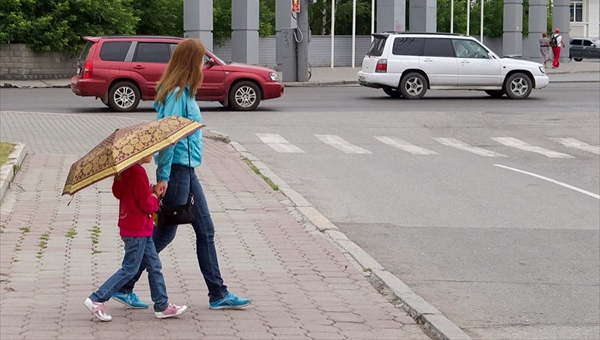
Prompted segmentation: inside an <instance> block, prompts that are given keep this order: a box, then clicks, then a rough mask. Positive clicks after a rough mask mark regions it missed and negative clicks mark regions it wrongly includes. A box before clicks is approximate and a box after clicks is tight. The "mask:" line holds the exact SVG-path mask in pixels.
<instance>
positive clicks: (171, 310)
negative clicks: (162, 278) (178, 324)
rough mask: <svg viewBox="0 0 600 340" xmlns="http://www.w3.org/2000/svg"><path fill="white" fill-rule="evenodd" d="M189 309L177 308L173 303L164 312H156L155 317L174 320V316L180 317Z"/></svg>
mask: <svg viewBox="0 0 600 340" xmlns="http://www.w3.org/2000/svg"><path fill="white" fill-rule="evenodd" d="M187 309H188V308H187V306H177V305H174V304H172V303H169V306H167V309H165V310H163V311H162V312H154V315H156V317H157V318H159V319H166V318H172V317H174V316H179V315H181V314H183V313H185V312H186V311H187Z"/></svg>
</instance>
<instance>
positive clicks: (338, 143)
mask: <svg viewBox="0 0 600 340" xmlns="http://www.w3.org/2000/svg"><path fill="white" fill-rule="evenodd" d="M315 137H317V138H319V139H320V140H321V141H322V142H323V143H325V144H328V145H331V146H333V147H334V148H336V149H338V150H342V151H343V152H345V153H357V154H365V153H371V151H369V150H366V149H363V148H361V147H358V146H356V145H352V144H350V143H348V142H346V141H345V140H343V139H342V138H341V137H339V136H336V135H315Z"/></svg>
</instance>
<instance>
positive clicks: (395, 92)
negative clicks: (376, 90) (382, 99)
mask: <svg viewBox="0 0 600 340" xmlns="http://www.w3.org/2000/svg"><path fill="white" fill-rule="evenodd" d="M383 92H385V94H387V95H388V96H390V97H392V98H400V97H402V93H400V91H398V89H396V88H393V87H387V86H386V87H384V88H383Z"/></svg>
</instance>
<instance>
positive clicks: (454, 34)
mask: <svg viewBox="0 0 600 340" xmlns="http://www.w3.org/2000/svg"><path fill="white" fill-rule="evenodd" d="M381 33H389V34H423V35H424V34H427V35H451V36H462V35H464V34H459V33H448V32H411V31H383V32H381ZM375 34H377V33H375Z"/></svg>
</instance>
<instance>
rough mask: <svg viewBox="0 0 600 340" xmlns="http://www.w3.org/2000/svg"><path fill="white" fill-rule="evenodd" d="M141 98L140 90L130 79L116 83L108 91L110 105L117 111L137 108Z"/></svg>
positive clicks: (128, 110)
mask: <svg viewBox="0 0 600 340" xmlns="http://www.w3.org/2000/svg"><path fill="white" fill-rule="evenodd" d="M140 99H141V95H140V90H139V89H138V87H137V86H136V85H135V84H134V83H132V82H130V81H120V82H118V83H115V84H114V85H113V86H112V87H111V88H110V90H109V91H108V106H109V107H110V108H111V109H113V110H114V111H117V112H130V111H133V110H135V109H136V108H137V106H138V104H139V103H140Z"/></svg>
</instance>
